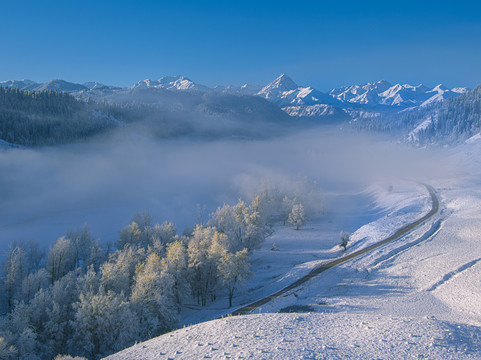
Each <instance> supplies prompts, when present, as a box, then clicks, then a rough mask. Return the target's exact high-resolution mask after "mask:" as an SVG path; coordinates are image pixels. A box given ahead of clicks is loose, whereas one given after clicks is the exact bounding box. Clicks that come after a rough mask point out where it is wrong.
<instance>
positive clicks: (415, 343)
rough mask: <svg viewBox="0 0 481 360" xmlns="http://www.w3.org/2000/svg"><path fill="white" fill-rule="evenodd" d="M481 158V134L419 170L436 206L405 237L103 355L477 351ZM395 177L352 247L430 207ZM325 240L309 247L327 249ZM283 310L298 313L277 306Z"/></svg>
mask: <svg viewBox="0 0 481 360" xmlns="http://www.w3.org/2000/svg"><path fill="white" fill-rule="evenodd" d="M480 158H481V137H480V136H475V137H473V138H472V139H470V141H469V142H467V143H466V144H465V145H463V146H462V147H460V148H457V149H455V150H449V151H447V152H446V162H447V163H450V164H452V163H456V164H457V167H454V168H452V170H451V171H446V172H444V173H443V174H442V175H438V176H437V177H433V178H426V179H424V180H425V181H429V182H430V183H432V184H433V185H434V186H435V188H436V189H437V191H438V196H439V197H440V198H441V201H442V203H441V211H440V212H439V213H438V214H437V215H436V216H435V218H433V219H432V220H429V221H428V222H427V223H425V224H424V225H422V226H421V227H419V228H417V229H416V230H415V231H413V232H412V233H410V234H408V235H406V236H405V237H404V238H402V239H400V240H396V241H395V242H393V243H391V244H389V245H387V246H385V247H382V248H379V249H377V250H375V251H373V252H372V253H369V254H366V255H364V256H361V257H359V258H357V259H354V260H352V261H350V262H347V263H345V264H343V265H341V266H338V267H336V268H333V269H330V270H328V271H326V272H325V273H323V274H321V275H320V276H318V277H317V278H314V279H312V280H310V281H308V282H307V283H305V284H303V285H302V286H301V287H300V288H297V289H295V290H293V291H292V292H290V293H287V294H286V295H285V296H283V297H280V298H277V299H275V300H273V301H271V302H269V303H268V304H266V305H264V306H262V308H260V309H258V310H256V311H255V314H253V315H248V316H239V317H228V318H224V319H221V320H214V321H210V322H204V323H200V324H197V325H194V326H190V327H186V328H184V329H180V330H177V331H175V332H172V333H169V334H165V335H163V336H160V337H158V338H155V339H152V340H150V341H148V342H145V343H141V344H138V345H136V346H133V347H132V348H129V349H126V350H124V351H123V352H120V353H117V354H114V355H112V356H111V357H109V359H122V360H123V359H159V358H160V359H163V358H165V359H167V358H172V359H191V358H214V359H224V358H251V359H274V358H276V359H287V358H306V359H318V358H333V359H343V358H362V359H373V358H381V359H406V358H429V359H479V358H481V308H480V307H479V303H480V302H481V290H480V287H479V279H480V278H481V241H480V240H479V235H478V234H479V233H480V232H481V227H480V219H481V181H480V180H479V179H480V178H481V176H480V175H481V171H480V170H479V169H480V168H481V166H480V165H481V162H480V160H479V159H480ZM392 184H394V186H393V187H392V188H391V187H389V188H388V187H387V186H379V185H377V186H375V187H371V188H370V189H369V190H368V192H369V193H370V194H371V198H372V199H373V201H374V202H375V204H377V205H376V206H375V207H374V208H373V209H379V210H380V211H381V212H380V213H379V214H378V215H376V216H375V218H374V219H370V220H369V223H368V224H366V225H364V226H361V227H360V228H359V230H357V231H356V232H355V233H354V234H353V235H352V239H353V240H354V241H355V242H354V243H353V244H352V245H351V249H357V248H358V247H359V246H365V245H366V244H368V243H369V242H370V241H371V240H375V239H379V238H382V237H384V236H386V234H388V233H389V231H392V229H393V227H394V228H396V227H398V226H399V225H401V224H403V223H406V222H410V221H412V220H413V219H415V218H417V217H418V216H420V215H422V214H423V213H424V212H425V211H427V209H428V208H429V201H428V198H427V196H426V194H425V193H423V192H422V187H421V186H417V195H416V192H414V191H413V186H409V185H407V184H408V183H402V182H401V183H392ZM414 188H416V186H414ZM314 228H316V227H315V226H314ZM285 235H286V234H284V235H283V236H281V238H280V239H277V240H279V242H282V241H286V236H285ZM312 235H313V237H312V239H314V238H317V239H323V238H324V237H323V235H322V234H321V233H319V235H318V236H317V237H315V236H314V234H312ZM332 244H334V243H332ZM311 245H312V244H311ZM283 246H287V243H285V244H284V245H281V246H280V247H279V248H280V249H282V248H283ZM292 247H293V248H295V247H297V248H298V251H299V255H300V253H301V252H302V250H304V251H305V252H304V253H303V254H304V256H306V257H307V256H308V255H309V251H308V249H309V245H308V243H303V242H299V241H298V240H297V239H292ZM322 249H324V250H322ZM328 249H329V246H327V247H321V249H319V250H317V251H315V252H312V253H311V255H315V257H317V258H319V257H321V258H322V257H325V258H326V257H327V256H328V253H329V251H328ZM348 250H349V248H348ZM288 251H289V250H288ZM291 251H292V250H291ZM333 251H335V252H336V251H339V250H335V249H334V247H333V248H332V250H331V252H330V254H331V255H330V256H332V255H335V256H338V255H339V254H336V253H335V252H333ZM349 251H352V250H349ZM299 255H298V256H299ZM298 259H300V258H299V257H298ZM306 259H307V258H306ZM316 261H320V260H316ZM311 263H312V262H306V263H305V265H306V266H304V267H303V266H301V265H302V264H299V265H298V266H296V267H295V268H297V270H295V268H294V269H293V273H294V274H297V276H299V275H301V274H302V273H303V272H304V273H305V272H306V271H308V270H309V267H310V266H312V265H308V264H311ZM303 268H304V270H303ZM286 275H287V274H286ZM266 278H267V277H266ZM288 281H289V279H288ZM270 289H271V290H273V289H274V288H273V287H271V288H270ZM288 309H292V310H294V311H297V312H305V313H302V314H301V313H296V314H279V313H278V312H283V311H287V310H288ZM306 311H307V312H306Z"/></svg>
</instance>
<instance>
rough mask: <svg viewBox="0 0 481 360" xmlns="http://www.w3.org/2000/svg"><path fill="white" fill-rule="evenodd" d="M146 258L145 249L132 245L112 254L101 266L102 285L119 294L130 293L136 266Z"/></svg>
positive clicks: (127, 294) (126, 294)
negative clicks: (135, 247)
mask: <svg viewBox="0 0 481 360" xmlns="http://www.w3.org/2000/svg"><path fill="white" fill-rule="evenodd" d="M144 259H145V251H144V250H143V249H137V250H135V249H134V248H132V247H130V246H126V247H125V248H124V249H123V250H117V251H116V252H115V253H113V254H111V255H110V259H109V261H107V262H105V263H104V264H103V265H102V266H101V267H100V272H101V274H102V276H101V280H100V282H101V285H102V286H103V287H104V288H105V289H106V290H112V291H114V292H116V293H117V294H120V293H123V294H124V295H125V296H129V295H130V289H131V287H132V284H133V282H134V275H135V268H136V267H137V265H138V264H140V263H141V262H142V261H143V260H144Z"/></svg>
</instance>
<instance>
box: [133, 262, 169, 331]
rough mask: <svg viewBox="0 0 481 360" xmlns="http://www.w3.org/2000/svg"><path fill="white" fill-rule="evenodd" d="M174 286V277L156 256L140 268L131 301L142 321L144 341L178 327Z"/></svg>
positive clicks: (141, 329) (137, 271) (141, 328)
mask: <svg viewBox="0 0 481 360" xmlns="http://www.w3.org/2000/svg"><path fill="white" fill-rule="evenodd" d="M174 283H175V279H174V278H173V276H172V274H170V273H168V272H167V271H165V268H164V267H163V266H162V261H161V259H160V257H159V256H158V255H157V254H155V253H152V254H150V255H149V257H148V258H147V260H146V261H145V263H143V264H141V265H140V266H139V267H138V268H137V270H136V276H135V284H134V286H133V289H132V295H131V296H130V301H131V304H132V307H133V309H134V310H135V312H136V314H137V318H138V319H139V321H140V334H141V337H142V338H143V339H146V338H150V337H154V336H157V335H159V334H161V333H163V332H165V331H167V330H170V329H172V328H173V327H174V325H175V324H176V322H177V317H176V310H177V307H176V304H175V303H176V299H175V294H174V289H173V287H174Z"/></svg>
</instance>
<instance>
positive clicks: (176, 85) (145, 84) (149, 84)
mask: <svg viewBox="0 0 481 360" xmlns="http://www.w3.org/2000/svg"><path fill="white" fill-rule="evenodd" d="M131 88H132V89H151V88H157V89H167V90H198V91H207V90H210V89H209V88H208V87H207V86H204V85H200V84H196V83H194V82H193V81H192V80H190V79H188V78H186V77H184V76H180V75H178V76H164V77H161V78H160V79H159V80H150V79H146V80H143V81H139V82H138V83H136V84H134V85H133V86H132V87H131Z"/></svg>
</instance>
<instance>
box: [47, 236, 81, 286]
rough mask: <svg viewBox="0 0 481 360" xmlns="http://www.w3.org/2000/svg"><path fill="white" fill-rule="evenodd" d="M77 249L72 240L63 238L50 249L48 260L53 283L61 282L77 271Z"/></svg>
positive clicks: (48, 268)
mask: <svg viewBox="0 0 481 360" xmlns="http://www.w3.org/2000/svg"><path fill="white" fill-rule="evenodd" d="M75 261H76V249H75V245H74V243H73V241H72V240H70V239H67V238H65V237H64V236H62V237H61V238H59V239H58V240H57V242H56V243H55V245H54V246H53V247H52V248H51V249H50V251H49V253H48V258H47V271H48V272H49V273H50V279H51V283H52V284H53V283H54V282H55V281H57V280H59V279H60V278H61V277H62V276H64V275H65V274H67V273H68V272H69V271H73V270H74V269H75Z"/></svg>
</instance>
